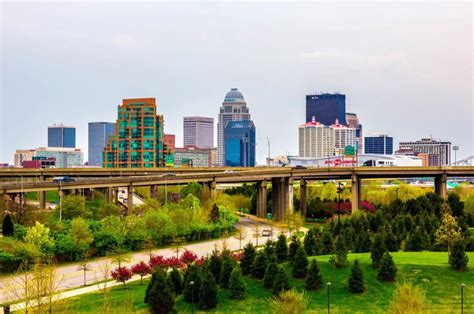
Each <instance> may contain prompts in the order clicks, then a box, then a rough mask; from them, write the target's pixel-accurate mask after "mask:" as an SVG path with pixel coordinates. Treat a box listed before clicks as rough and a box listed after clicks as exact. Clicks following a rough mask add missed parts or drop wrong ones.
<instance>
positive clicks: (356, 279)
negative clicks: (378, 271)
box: [348, 260, 365, 293]
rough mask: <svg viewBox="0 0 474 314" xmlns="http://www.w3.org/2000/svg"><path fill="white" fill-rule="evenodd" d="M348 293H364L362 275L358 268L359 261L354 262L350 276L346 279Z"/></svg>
mask: <svg viewBox="0 0 474 314" xmlns="http://www.w3.org/2000/svg"><path fill="white" fill-rule="evenodd" d="M348 283H349V291H350V292H352V293H361V292H364V291H365V286H364V275H363V274H362V269H361V268H360V264H359V260H355V261H354V265H353V266H352V269H351V275H350V276H349V279H348Z"/></svg>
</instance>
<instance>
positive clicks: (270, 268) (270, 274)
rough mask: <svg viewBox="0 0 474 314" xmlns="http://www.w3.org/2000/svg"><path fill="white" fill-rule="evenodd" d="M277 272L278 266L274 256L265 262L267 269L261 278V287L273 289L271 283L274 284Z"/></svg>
mask: <svg viewBox="0 0 474 314" xmlns="http://www.w3.org/2000/svg"><path fill="white" fill-rule="evenodd" d="M277 271H278V264H277V261H276V258H275V256H272V257H270V259H269V260H268V262H267V268H266V270H265V275H264V276H263V286H264V287H265V288H269V289H271V288H273V283H274V282H275V276H276V273H277Z"/></svg>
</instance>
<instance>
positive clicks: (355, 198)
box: [351, 174, 361, 213]
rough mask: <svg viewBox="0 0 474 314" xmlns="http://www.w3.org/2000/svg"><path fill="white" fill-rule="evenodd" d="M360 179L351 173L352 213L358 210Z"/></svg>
mask: <svg viewBox="0 0 474 314" xmlns="http://www.w3.org/2000/svg"><path fill="white" fill-rule="evenodd" d="M360 203H361V202H360V179H359V177H358V176H357V175H355V174H353V175H352V202H351V204H352V210H351V212H352V213H355V212H356V211H358V210H359V208H360V207H361V206H360Z"/></svg>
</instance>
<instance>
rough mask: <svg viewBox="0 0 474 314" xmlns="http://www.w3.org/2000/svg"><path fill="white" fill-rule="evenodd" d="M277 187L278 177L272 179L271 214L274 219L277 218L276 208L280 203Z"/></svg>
mask: <svg viewBox="0 0 474 314" xmlns="http://www.w3.org/2000/svg"><path fill="white" fill-rule="evenodd" d="M279 187H280V186H279V179H278V178H274V179H272V215H273V219H275V220H278V208H279V204H280V191H279Z"/></svg>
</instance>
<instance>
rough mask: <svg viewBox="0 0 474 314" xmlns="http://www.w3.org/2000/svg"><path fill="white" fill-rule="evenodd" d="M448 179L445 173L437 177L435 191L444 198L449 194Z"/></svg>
mask: <svg viewBox="0 0 474 314" xmlns="http://www.w3.org/2000/svg"><path fill="white" fill-rule="evenodd" d="M446 181H447V176H446V174H444V173H443V174H442V175H440V176H437V177H435V182H434V183H435V193H436V194H438V196H439V197H441V198H442V199H446V195H447V187H446Z"/></svg>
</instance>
